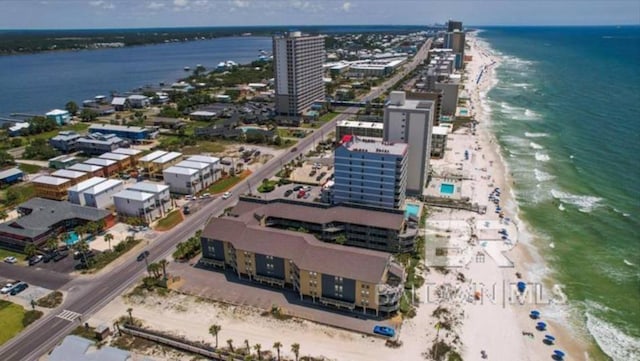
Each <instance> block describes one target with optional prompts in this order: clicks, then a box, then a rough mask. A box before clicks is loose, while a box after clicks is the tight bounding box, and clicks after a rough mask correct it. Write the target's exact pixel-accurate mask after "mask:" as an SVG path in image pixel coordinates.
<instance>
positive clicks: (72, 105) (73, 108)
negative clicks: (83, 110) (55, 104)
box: [64, 100, 79, 115]
mask: <svg viewBox="0 0 640 361" xmlns="http://www.w3.org/2000/svg"><path fill="white" fill-rule="evenodd" d="M64 108H65V109H66V110H67V111H68V112H69V113H71V115H76V114H78V110H79V108H78V104H76V102H74V101H73V100H71V101H68V102H67V104H65V105H64Z"/></svg>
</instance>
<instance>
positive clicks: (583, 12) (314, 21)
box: [0, 0, 640, 29]
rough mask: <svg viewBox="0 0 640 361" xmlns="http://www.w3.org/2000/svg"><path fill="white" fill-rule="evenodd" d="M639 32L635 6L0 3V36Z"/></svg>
mask: <svg viewBox="0 0 640 361" xmlns="http://www.w3.org/2000/svg"><path fill="white" fill-rule="evenodd" d="M449 18H451V19H455V20H461V21H463V22H464V24H465V25H475V26H483V25H485V26H489V25H639V24H640V1H638V0H611V1H606V0H604V1H603V0H571V1H569V0H502V1H481V0H475V1H474V0H447V1H430V0H396V1H394V0H0V29H86V28H149V27H191V26H251V25H255V26H268V25H276V26H286V25H370V24H375V25H423V24H424V25H427V24H433V23H443V22H445V21H446V20H447V19H449Z"/></svg>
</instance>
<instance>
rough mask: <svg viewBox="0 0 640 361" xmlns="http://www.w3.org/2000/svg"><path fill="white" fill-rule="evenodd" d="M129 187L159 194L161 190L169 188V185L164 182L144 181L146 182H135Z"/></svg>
mask: <svg viewBox="0 0 640 361" xmlns="http://www.w3.org/2000/svg"><path fill="white" fill-rule="evenodd" d="M129 189H131V190H137V191H140V192H147V193H153V194H158V193H160V192H164V191H166V190H167V189H169V186H168V185H166V184H163V183H153V182H147V181H144V182H138V183H134V184H133V185H132V186H130V187H129Z"/></svg>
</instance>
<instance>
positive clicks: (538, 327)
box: [536, 322, 547, 331]
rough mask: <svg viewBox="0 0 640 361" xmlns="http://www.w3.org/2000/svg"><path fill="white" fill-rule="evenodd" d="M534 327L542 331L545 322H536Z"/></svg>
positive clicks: (545, 325) (544, 328)
mask: <svg viewBox="0 0 640 361" xmlns="http://www.w3.org/2000/svg"><path fill="white" fill-rule="evenodd" d="M536 328H537V329H538V331H544V330H546V329H547V324H546V323H544V322H538V324H537V325H536Z"/></svg>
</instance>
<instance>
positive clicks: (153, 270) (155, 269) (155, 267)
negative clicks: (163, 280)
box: [147, 262, 160, 278]
mask: <svg viewBox="0 0 640 361" xmlns="http://www.w3.org/2000/svg"><path fill="white" fill-rule="evenodd" d="M147 271H148V272H149V275H153V277H155V278H160V265H159V264H157V263H155V262H153V263H149V265H148V266H147Z"/></svg>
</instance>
